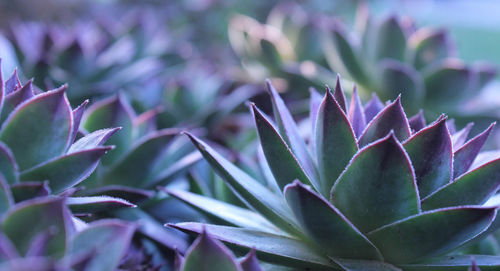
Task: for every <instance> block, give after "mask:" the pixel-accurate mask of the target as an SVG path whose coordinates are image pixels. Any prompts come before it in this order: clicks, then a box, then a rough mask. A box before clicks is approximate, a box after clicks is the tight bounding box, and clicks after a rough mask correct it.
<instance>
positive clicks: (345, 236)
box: [169, 81, 500, 270]
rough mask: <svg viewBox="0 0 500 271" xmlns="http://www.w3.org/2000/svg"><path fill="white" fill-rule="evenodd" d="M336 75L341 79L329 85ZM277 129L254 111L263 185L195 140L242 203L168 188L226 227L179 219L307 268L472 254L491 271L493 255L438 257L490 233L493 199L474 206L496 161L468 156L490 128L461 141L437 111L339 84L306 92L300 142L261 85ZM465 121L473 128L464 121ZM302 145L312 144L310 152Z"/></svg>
mask: <svg viewBox="0 0 500 271" xmlns="http://www.w3.org/2000/svg"><path fill="white" fill-rule="evenodd" d="M337 82H338V81H337ZM268 89H269V92H270V95H271V100H272V103H273V109H274V116H275V120H276V123H277V127H276V126H275V125H274V124H273V122H272V121H271V120H270V119H269V118H268V117H267V116H266V115H265V114H264V113H262V112H261V111H260V110H259V109H258V108H257V107H256V106H255V105H252V111H253V115H254V118H255V124H256V127H257V131H258V133H259V138H260V143H261V146H262V149H263V153H264V155H265V157H266V160H267V163H268V166H269V169H270V171H271V172H272V176H273V178H272V180H271V183H270V184H269V185H265V184H262V183H261V182H259V181H257V180H255V179H254V178H252V177H250V176H249V175H248V174H246V173H245V172H244V171H242V170H240V169H239V168H237V167H236V166H234V165H233V164H231V163H230V162H229V161H228V160H226V159H225V157H224V156H222V155H220V154H218V153H217V152H216V151H214V150H213V149H212V148H211V147H210V146H209V145H207V144H206V143H204V142H203V141H201V140H200V139H198V138H197V137H195V136H194V135H191V134H188V136H189V138H190V139H191V140H192V142H193V143H194V145H195V146H196V147H197V148H198V150H199V151H200V152H201V153H202V154H203V156H204V157H205V159H206V160H207V161H208V162H209V163H210V164H211V165H212V167H213V168H214V170H215V171H216V172H217V173H218V174H219V175H220V176H221V177H222V178H223V179H224V180H225V182H226V183H227V184H228V186H230V187H231V189H232V190H233V191H234V192H235V193H236V194H237V195H238V196H239V197H240V198H241V199H242V200H243V201H244V202H245V203H246V204H247V205H248V207H249V208H250V209H251V210H248V209H245V208H240V207H236V206H233V205H230V204H227V203H224V202H220V201H217V200H214V199H210V198H205V197H202V196H199V195H195V194H192V193H189V192H185V191H179V190H169V193H170V194H171V195H172V196H175V197H177V198H179V199H181V200H183V201H185V202H186V203H188V204H190V205H191V206H194V207H196V208H197V209H199V210H201V211H203V212H205V213H207V214H208V215H210V216H212V217H215V218H217V219H219V221H221V222H223V223H224V224H225V225H222V226H219V225H211V224H203V223H179V224H176V225H175V228H178V229H181V230H183V231H185V232H188V233H201V232H202V231H203V229H206V230H207V231H209V232H210V234H211V235H212V236H213V237H214V238H217V239H219V240H222V241H224V242H227V243H229V244H231V245H234V246H237V247H243V248H245V247H246V248H255V250H256V251H257V255H259V258H260V259H262V260H264V261H269V262H274V263H280V264H284V265H289V266H294V267H298V268H309V269H314V270H323V269H324V270H331V269H341V270H368V269H370V270H430V269H439V270H457V269H460V268H466V267H468V266H470V264H471V259H472V258H474V259H475V261H476V264H477V266H478V267H480V268H481V269H483V270H496V269H498V267H499V266H500V258H498V257H496V256H485V255H474V256H469V255H452V254H451V256H449V255H450V254H448V256H443V255H445V254H446V253H449V252H452V251H454V250H456V249H457V248H459V247H461V246H462V245H465V244H468V243H471V242H473V241H475V240H478V239H481V238H482V237H484V236H487V234H488V233H490V232H493V231H494V230H496V229H497V228H498V226H497V224H498V220H497V219H495V216H496V211H497V206H496V205H495V206H492V207H487V206H483V204H484V203H485V202H486V201H487V200H488V199H489V198H490V197H492V196H493V195H494V194H495V192H496V191H497V189H498V187H499V185H500V178H499V176H500V159H498V156H496V157H494V158H493V159H492V158H488V159H486V158H484V156H483V158H484V159H486V160H482V161H476V163H479V164H475V165H474V166H471V165H472V163H473V162H474V160H475V158H476V156H477V155H478V153H479V151H480V149H481V147H482V145H483V144H484V142H485V140H486V138H487V137H488V135H489V133H490V131H491V130H492V128H493V125H491V126H490V127H489V128H488V129H486V130H485V131H484V132H482V133H480V134H479V135H477V136H475V137H473V138H472V139H470V140H468V141H466V138H467V135H466V134H467V132H468V130H467V128H465V129H464V130H460V131H458V132H457V131H455V130H454V129H453V126H452V125H451V124H450V125H449V126H448V125H447V123H446V120H447V118H446V116H444V115H442V116H441V117H439V118H438V119H437V120H436V121H434V122H432V123H431V124H429V125H426V123H425V119H424V118H423V114H422V113H420V114H418V115H416V116H414V117H412V118H409V119H408V118H407V117H406V114H405V112H404V110H403V107H402V105H401V98H400V97H398V98H397V99H396V100H394V101H393V102H390V103H388V104H387V105H385V106H384V105H383V104H382V103H381V102H380V101H379V99H378V98H377V97H376V96H374V97H373V98H372V100H371V101H370V102H369V103H367V104H366V105H365V106H363V105H362V104H361V102H360V99H359V97H358V96H357V92H356V91H354V92H353V96H352V99H351V103H350V105H348V104H347V103H346V100H345V98H344V94H343V91H342V88H341V86H340V83H338V84H337V85H336V87H335V89H334V91H333V93H332V92H331V91H330V90H329V89H327V91H326V94H325V96H324V98H323V100H321V98H320V95H318V94H317V93H314V92H313V95H312V102H311V118H312V120H311V125H312V127H311V131H313V133H314V134H313V135H311V138H310V140H309V146H308V145H307V144H306V142H305V141H304V140H303V138H302V137H301V136H300V135H299V133H298V132H297V126H296V123H295V121H294V120H293V118H292V115H291V114H290V112H289V111H288V109H287V108H286V106H285V103H284V102H283V100H282V99H281V98H280V96H279V95H278V93H277V92H276V91H275V90H274V88H273V87H272V85H271V84H270V83H268ZM469 128H470V127H469ZM309 147H310V148H309Z"/></svg>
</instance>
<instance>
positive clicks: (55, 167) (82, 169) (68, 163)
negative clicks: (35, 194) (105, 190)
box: [20, 147, 112, 193]
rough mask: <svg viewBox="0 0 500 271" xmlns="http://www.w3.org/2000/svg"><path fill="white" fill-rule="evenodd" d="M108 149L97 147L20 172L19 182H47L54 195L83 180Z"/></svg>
mask: <svg viewBox="0 0 500 271" xmlns="http://www.w3.org/2000/svg"><path fill="white" fill-rule="evenodd" d="M110 149H112V147H98V148H95V149H89V150H84V151H78V152H73V153H69V154H66V155H64V156H61V157H58V158H57V159H54V160H52V161H49V162H47V163H44V164H41V165H39V166H37V167H34V168H31V169H29V170H27V171H23V172H21V175H20V180H21V181H22V182H25V181H43V180H48V181H49V186H50V188H51V189H52V191H53V192H54V193H59V192H62V191H64V190H65V189H67V188H69V187H72V186H75V185H76V184H78V183H80V182H82V181H83V180H85V179H86V178H87V177H88V176H89V175H90V174H91V173H92V172H93V171H94V169H95V168H96V167H97V164H98V163H99V159H100V158H101V157H102V156H103V155H104V154H106V152H107V151H109V150H110Z"/></svg>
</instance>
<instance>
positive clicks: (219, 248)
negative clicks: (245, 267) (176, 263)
mask: <svg viewBox="0 0 500 271" xmlns="http://www.w3.org/2000/svg"><path fill="white" fill-rule="evenodd" d="M235 258H236V257H235V256H234V254H233V253H232V252H231V251H230V250H229V249H227V248H226V247H224V245H222V243H220V242H219V241H217V240H215V239H212V238H211V237H210V235H209V234H208V233H206V232H205V231H203V232H202V233H201V234H200V236H198V238H197V239H196V240H195V241H194V243H193V245H192V247H191V248H190V249H189V250H188V252H187V253H186V256H185V259H184V263H183V264H182V267H181V270H182V271H211V270H220V271H242V269H241V267H240V266H239V264H238V263H237V262H236V261H235Z"/></svg>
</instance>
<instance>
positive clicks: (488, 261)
mask: <svg viewBox="0 0 500 271" xmlns="http://www.w3.org/2000/svg"><path fill="white" fill-rule="evenodd" d="M473 260H474V261H475V262H476V266H478V267H479V268H481V270H482V271H495V270H498V268H499V267H500V257H499V256H489V255H451V256H443V257H437V258H430V259H428V260H425V261H423V262H421V263H416V264H402V265H401V267H402V268H404V270H408V271H427V270H440V271H455V270H465V269H466V268H468V267H469V266H471V263H472V261H473Z"/></svg>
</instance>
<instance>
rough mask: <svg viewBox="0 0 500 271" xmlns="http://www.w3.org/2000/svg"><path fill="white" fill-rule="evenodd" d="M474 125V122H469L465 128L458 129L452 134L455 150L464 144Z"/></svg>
mask: <svg viewBox="0 0 500 271" xmlns="http://www.w3.org/2000/svg"><path fill="white" fill-rule="evenodd" d="M472 126H474V123H472V122H470V123H467V125H466V126H465V127H464V128H463V129H461V130H459V131H456V132H455V133H454V134H452V135H451V141H452V142H453V150H458V149H460V147H462V146H463V145H464V143H465V141H467V137H468V136H469V133H470V130H471V129H472ZM448 128H449V126H448Z"/></svg>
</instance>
